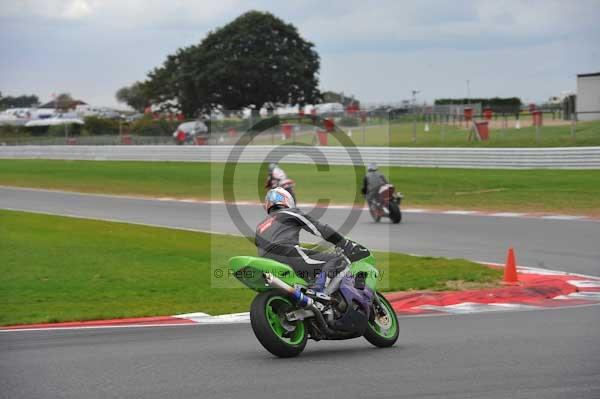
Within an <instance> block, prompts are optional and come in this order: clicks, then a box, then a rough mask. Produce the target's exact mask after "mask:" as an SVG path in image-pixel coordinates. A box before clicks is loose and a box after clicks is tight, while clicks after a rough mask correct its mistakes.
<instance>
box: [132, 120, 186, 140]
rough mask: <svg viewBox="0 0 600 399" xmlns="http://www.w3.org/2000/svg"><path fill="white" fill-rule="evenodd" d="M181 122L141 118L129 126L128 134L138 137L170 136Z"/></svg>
mask: <svg viewBox="0 0 600 399" xmlns="http://www.w3.org/2000/svg"><path fill="white" fill-rule="evenodd" d="M180 124H181V122H179V121H168V120H165V119H158V120H154V119H151V118H142V119H139V120H137V121H135V122H133V123H132V124H131V129H130V132H131V133H132V134H136V135H138V136H171V135H172V134H173V132H174V131H175V130H177V126H179V125H180Z"/></svg>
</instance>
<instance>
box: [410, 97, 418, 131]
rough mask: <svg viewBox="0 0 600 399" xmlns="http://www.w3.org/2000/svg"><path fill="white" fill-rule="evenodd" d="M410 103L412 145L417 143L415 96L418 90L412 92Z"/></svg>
mask: <svg viewBox="0 0 600 399" xmlns="http://www.w3.org/2000/svg"><path fill="white" fill-rule="evenodd" d="M411 93H412V102H413V113H414V116H413V136H412V141H413V143H416V142H417V94H418V93H419V90H413V91H412V92H411Z"/></svg>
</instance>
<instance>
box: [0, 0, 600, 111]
mask: <svg viewBox="0 0 600 399" xmlns="http://www.w3.org/2000/svg"><path fill="white" fill-rule="evenodd" d="M253 9H254V10H261V11H270V12H272V13H273V14H275V15H277V16H278V17H280V18H282V19H284V20H285V21H286V22H291V23H293V24H294V25H296V26H297V27H298V29H299V31H300V33H301V35H302V36H303V37H304V38H305V39H307V40H310V41H312V42H313V43H315V45H316V49H317V51H318V53H319V54H320V56H321V72H320V82H321V89H322V90H334V91H343V92H344V93H347V94H354V95H355V96H356V97H357V98H359V99H360V100H363V101H370V102H375V101H381V102H383V101H400V100H402V99H407V98H409V97H410V91H411V90H412V89H418V90H420V91H421V93H420V94H419V99H420V100H421V101H422V100H427V101H432V100H434V99H435V98H440V97H465V96H466V95H467V83H466V81H467V80H469V81H470V87H471V90H470V91H471V96H472V97H479V96H481V97H492V96H501V97H507V96H518V97H521V98H522V99H523V100H524V101H528V102H529V101H540V100H545V99H547V98H548V97H550V96H552V95H556V94H559V93H560V92H561V91H566V90H575V87H576V86H575V77H576V74H578V73H589V72H600V0H571V1H565V0H560V1H554V0H540V1H512V0H494V1H485V0H477V1H470V0H453V1H441V0H440V1H433V0H418V1H415V0H412V1H393V0H392V1H372V2H366V1H364V0H360V1H358V0H357V1H353V0H344V1H322V0H314V1H313V0H287V1H277V0H263V1H260V0H257V1H236V0H213V1H204V0H0V91H1V92H2V93H3V94H5V95H18V94H37V95H39V96H40V98H41V99H42V100H49V98H50V95H51V93H55V92H69V93H71V94H72V95H73V96H74V97H76V98H80V99H82V100H84V101H86V102H89V103H91V104H94V105H105V106H115V105H117V102H116V100H115V98H114V93H115V92H116V90H117V89H118V88H120V87H122V86H125V85H128V84H130V83H132V82H134V81H136V80H143V79H144V78H145V76H146V73H147V72H148V71H149V70H151V69H152V68H154V67H156V66H158V65H160V64H161V63H162V62H163V60H164V59H165V57H166V55H167V54H170V53H173V52H174V51H175V50H176V49H177V48H179V47H183V46H187V45H190V44H193V43H198V42H200V41H201V40H202V38H204V37H205V35H206V34H207V33H208V32H209V31H210V30H212V29H214V28H216V27H219V26H222V25H224V24H226V23H227V22H229V21H231V20H232V19H234V18H235V17H237V16H238V15H239V14H241V13H243V12H245V11H248V10H253Z"/></svg>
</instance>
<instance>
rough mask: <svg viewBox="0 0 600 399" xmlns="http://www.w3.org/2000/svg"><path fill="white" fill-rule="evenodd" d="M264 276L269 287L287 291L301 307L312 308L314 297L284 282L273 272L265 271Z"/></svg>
mask: <svg viewBox="0 0 600 399" xmlns="http://www.w3.org/2000/svg"><path fill="white" fill-rule="evenodd" d="M263 277H264V279H265V285H266V286H267V287H271V288H274V289H276V290H280V291H283V292H285V293H286V294H288V295H289V296H290V297H291V299H292V300H293V301H294V302H296V304H298V305H299V306H300V307H303V308H311V307H312V306H313V303H314V301H313V299H312V298H310V297H307V296H306V295H304V294H303V293H302V291H300V289H299V288H294V287H292V286H291V285H289V284H287V283H285V282H283V281H282V280H281V279H279V278H277V277H275V276H273V275H272V274H271V273H263Z"/></svg>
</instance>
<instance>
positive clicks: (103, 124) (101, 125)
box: [84, 116, 119, 136]
mask: <svg viewBox="0 0 600 399" xmlns="http://www.w3.org/2000/svg"><path fill="white" fill-rule="evenodd" d="M84 122H85V127H84V130H85V133H86V134H88V135H90V136H100V135H112V136H116V135H118V134H119V121H118V120H115V119H107V118H100V117H97V116H87V117H85V118H84Z"/></svg>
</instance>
